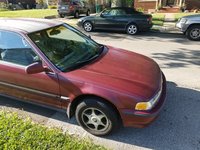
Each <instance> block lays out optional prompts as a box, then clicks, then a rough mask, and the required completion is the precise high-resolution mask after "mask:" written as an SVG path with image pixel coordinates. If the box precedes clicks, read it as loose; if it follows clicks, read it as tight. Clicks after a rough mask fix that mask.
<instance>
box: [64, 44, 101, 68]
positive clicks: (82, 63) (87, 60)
mask: <svg viewBox="0 0 200 150" xmlns="http://www.w3.org/2000/svg"><path fill="white" fill-rule="evenodd" d="M99 49H100V50H99V52H98V53H97V54H96V55H94V56H92V57H90V58H88V59H86V60H81V61H77V62H75V63H74V64H72V65H71V66H70V67H68V68H66V69H65V70H64V71H70V70H74V69H76V68H78V67H80V66H82V65H85V64H87V63H88V62H91V61H93V60H95V59H96V58H98V57H99V56H100V55H101V53H102V52H103V50H104V45H101V46H100V47H99Z"/></svg>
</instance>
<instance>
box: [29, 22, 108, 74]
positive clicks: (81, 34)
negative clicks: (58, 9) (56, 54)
mask: <svg viewBox="0 0 200 150" xmlns="http://www.w3.org/2000/svg"><path fill="white" fill-rule="evenodd" d="M60 26H64V27H66V28H67V29H69V30H72V31H73V32H75V33H76V34H78V35H79V36H81V37H83V38H85V39H86V40H89V41H91V42H93V43H94V44H96V46H97V49H99V50H98V51H100V52H99V53H98V56H97V57H95V58H94V59H91V60H89V61H86V62H84V63H81V64H80V65H78V66H77V67H74V68H71V69H68V68H69V67H67V68H66V69H61V68H59V67H58V66H56V64H55V63H54V62H52V61H51V60H50V59H49V58H48V56H47V55H46V54H45V53H44V52H43V51H42V50H41V48H40V47H39V46H38V45H37V44H36V43H35V41H34V40H32V38H31V37H30V35H31V34H34V33H38V32H42V31H47V30H49V29H52V28H56V27H60ZM27 37H28V38H29V39H30V41H31V43H32V44H33V45H34V47H36V48H37V49H38V50H39V52H41V53H42V54H43V55H42V56H40V57H45V60H47V61H48V62H49V63H50V64H51V65H53V66H54V67H55V69H57V70H58V71H61V72H69V71H72V70H75V69H78V68H81V67H83V66H85V65H87V64H90V63H91V62H94V61H96V60H97V59H98V58H99V57H100V56H101V54H102V53H103V51H104V50H105V49H106V46H104V45H101V44H99V43H97V42H96V41H94V40H93V39H91V38H90V37H89V36H87V35H85V34H84V33H82V32H81V31H79V30H77V29H76V28H74V27H72V26H70V25H68V24H67V23H63V24H60V25H56V26H52V27H49V28H46V29H42V30H38V31H34V32H31V33H28V34H27ZM102 46H103V47H104V48H102V49H101V47H102Z"/></svg>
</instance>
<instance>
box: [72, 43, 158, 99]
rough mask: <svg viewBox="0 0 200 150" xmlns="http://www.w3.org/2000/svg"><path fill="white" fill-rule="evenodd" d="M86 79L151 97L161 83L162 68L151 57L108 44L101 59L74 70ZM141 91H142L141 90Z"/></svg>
mask: <svg viewBox="0 0 200 150" xmlns="http://www.w3.org/2000/svg"><path fill="white" fill-rule="evenodd" d="M74 73H75V74H76V76H78V75H79V77H80V75H81V77H80V78H82V79H81V80H83V81H85V83H88V82H89V83H91V82H92V84H94V85H98V86H102V87H104V88H108V89H113V90H116V91H119V92H125V93H127V94H131V95H134V96H139V97H141V98H151V97H152V96H153V94H155V92H157V90H158V89H159V87H160V81H161V71H160V68H159V67H158V65H157V64H156V63H155V62H154V61H153V60H152V59H150V58H148V57H145V56H143V55H140V54H136V53H133V52H130V51H126V50H122V49H117V48H113V47H109V51H108V52H107V53H106V54H105V56H103V57H102V58H101V59H100V60H98V61H96V62H95V63H93V64H90V65H87V66H85V67H83V68H81V69H79V70H76V71H74V72H73V74H74ZM141 91H142V92H141Z"/></svg>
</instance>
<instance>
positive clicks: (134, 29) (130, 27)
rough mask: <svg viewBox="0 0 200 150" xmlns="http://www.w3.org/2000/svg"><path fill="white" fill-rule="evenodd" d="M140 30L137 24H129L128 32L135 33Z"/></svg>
mask: <svg viewBox="0 0 200 150" xmlns="http://www.w3.org/2000/svg"><path fill="white" fill-rule="evenodd" d="M137 31H138V28H137V26H136V25H134V24H132V25H129V26H128V28H127V33H128V34H131V35H134V34H136V33H137Z"/></svg>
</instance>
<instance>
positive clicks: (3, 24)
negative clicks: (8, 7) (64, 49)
mask: <svg viewBox="0 0 200 150" xmlns="http://www.w3.org/2000/svg"><path fill="white" fill-rule="evenodd" d="M61 24H63V22H60V21H55V20H49V19H33V18H15V19H12V18H3V19H2V18H1V19H0V29H5V30H9V31H18V32H26V33H31V32H36V31H39V30H44V29H47V28H51V27H54V26H58V25H61Z"/></svg>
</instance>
